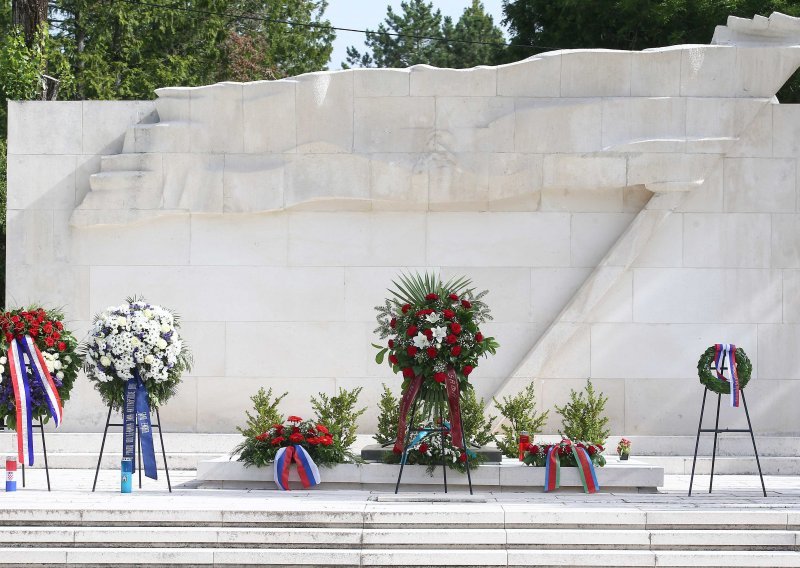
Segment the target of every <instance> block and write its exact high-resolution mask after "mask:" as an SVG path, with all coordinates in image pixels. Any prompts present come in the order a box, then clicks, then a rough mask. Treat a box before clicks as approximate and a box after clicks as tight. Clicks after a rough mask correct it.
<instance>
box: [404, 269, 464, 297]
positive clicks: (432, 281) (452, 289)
mask: <svg viewBox="0 0 800 568" xmlns="http://www.w3.org/2000/svg"><path fill="white" fill-rule="evenodd" d="M471 283H472V281H471V280H470V279H469V278H467V277H465V276H459V277H453V278H451V279H450V280H448V281H447V282H446V283H444V284H443V283H442V280H441V278H440V277H439V275H437V274H434V273H433V272H425V273H424V274H420V273H418V272H414V273H404V274H401V275H400V276H398V278H397V280H393V281H392V284H393V285H394V288H390V289H389V292H390V293H391V294H392V296H394V298H395V300H396V301H397V302H399V303H400V304H413V305H420V304H423V303H424V302H425V296H427V295H428V294H438V295H439V296H445V295H447V294H459V295H461V294H463V293H464V292H467V291H469V289H468V286H469V285H470V284H471Z"/></svg>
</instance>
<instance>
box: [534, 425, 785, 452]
mask: <svg viewBox="0 0 800 568" xmlns="http://www.w3.org/2000/svg"><path fill="white" fill-rule="evenodd" d="M740 426H741V427H746V426H747V424H744V425H741V424H736V425H732V426H730V427H731V428H734V427H736V428H738V427H740ZM706 427H711V426H709V425H706ZM539 438H540V437H539V436H537V439H539ZM541 438H542V439H548V438H552V437H551V436H541ZM626 438H628V439H629V440H630V441H631V442H632V444H633V454H634V455H636V456H691V455H694V446H695V442H696V437H695V435H691V436H626ZM618 441H619V436H612V437H611V438H609V440H608V441H607V442H606V448H607V453H608V452H610V453H614V452H615V449H616V447H617V442H618ZM713 442H714V436H713V435H711V434H703V435H702V436H701V437H700V448H699V451H698V454H699V455H702V456H710V455H711V449H712V445H713ZM756 447H757V448H758V455H759V456H763V457H785V456H800V437H797V436H793V437H789V436H758V435H757V436H756ZM717 456H724V457H728V456H738V457H752V456H753V442H752V440H751V439H750V435H749V434H743V435H742V434H720V435H719V437H718V440H717Z"/></svg>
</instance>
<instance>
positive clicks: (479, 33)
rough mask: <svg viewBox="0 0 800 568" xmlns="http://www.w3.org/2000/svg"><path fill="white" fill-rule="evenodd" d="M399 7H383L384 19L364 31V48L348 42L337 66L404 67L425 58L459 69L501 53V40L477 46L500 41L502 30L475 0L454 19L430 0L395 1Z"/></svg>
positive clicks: (490, 60) (483, 62)
mask: <svg viewBox="0 0 800 568" xmlns="http://www.w3.org/2000/svg"><path fill="white" fill-rule="evenodd" d="M400 9H401V11H400V13H397V12H395V11H394V10H393V9H392V7H391V6H387V8H386V18H385V20H384V22H381V23H380V24H379V25H378V29H377V30H376V31H369V32H368V33H367V39H366V41H365V42H364V43H365V45H366V47H367V50H366V51H364V53H361V52H359V51H358V50H357V49H356V48H355V47H354V46H350V47H348V48H347V62H346V63H344V64H343V67H350V66H355V67H408V66H410V65H417V64H419V63H425V64H428V65H434V66H437V67H455V68H464V67H472V66H475V65H492V64H494V63H496V62H497V61H498V60H499V58H500V57H501V56H502V53H503V47H502V45H500V46H497V45H482V44H485V43H492V44H496V43H500V44H502V42H503V32H502V31H501V30H500V29H499V28H498V27H496V26H495V25H494V21H493V19H492V17H491V16H490V15H489V14H487V13H486V11H485V10H484V7H483V3H481V2H480V1H479V0H473V2H472V4H471V5H470V6H468V7H467V8H466V9H465V10H464V13H463V14H462V15H461V17H460V18H459V20H458V22H456V23H455V24H453V21H452V19H451V18H449V17H443V16H442V13H441V11H440V10H436V9H434V6H433V3H432V2H425V1H424V0H409V1H407V2H401V3H400ZM393 34H395V35H393ZM398 34H399V35H398ZM456 40H458V41H456ZM468 42H470V43H468Z"/></svg>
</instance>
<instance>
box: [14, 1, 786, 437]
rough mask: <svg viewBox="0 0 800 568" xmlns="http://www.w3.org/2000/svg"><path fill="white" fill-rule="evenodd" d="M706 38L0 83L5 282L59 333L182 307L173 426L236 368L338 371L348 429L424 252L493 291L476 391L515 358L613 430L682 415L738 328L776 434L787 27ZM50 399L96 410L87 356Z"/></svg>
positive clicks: (224, 422) (280, 378) (221, 392)
mask: <svg viewBox="0 0 800 568" xmlns="http://www.w3.org/2000/svg"><path fill="white" fill-rule="evenodd" d="M765 22H766V23H765ZM715 38H716V44H715V45H709V46H676V47H672V48H665V49H659V50H652V51H645V52H614V51H603V50H591V51H562V52H554V53H548V54H544V55H542V56H537V57H534V58H531V59H529V60H526V61H523V62H519V63H515V64H511V65H506V66H501V67H479V68H474V69H469V70H461V71H456V70H447V69H434V68H430V67H427V66H416V67H412V68H410V69H402V70H397V69H381V70H375V69H359V70H352V71H344V72H332V73H312V74H309V75H303V76H300V77H296V78H293V79H289V80H283V81H274V82H258V83H247V84H238V83H222V84H219V85H213V86H208V87H200V88H168V89H161V90H159V91H158V99H157V100H156V101H154V102H149V101H148V102H96V101H84V102H56V103H52V102H50V103H40V102H31V103H12V104H11V105H10V118H9V197H8V240H7V247H8V260H7V263H8V264H7V274H8V276H7V278H8V284H7V303H8V305H22V304H26V303H29V302H44V303H45V304H47V305H53V306H63V307H65V309H66V312H67V314H68V316H69V319H71V320H72V321H73V325H74V326H75V327H76V328H77V329H78V330H81V331H84V330H85V329H86V328H87V327H88V322H89V321H90V319H91V316H92V314H94V313H96V312H98V311H100V310H102V309H103V308H105V307H106V306H108V305H111V304H114V303H118V302H120V301H121V300H122V299H123V298H125V297H126V296H128V295H131V294H143V295H145V296H146V297H147V298H148V299H149V300H150V301H152V302H155V303H161V304H164V305H166V306H169V307H171V308H173V309H175V310H176V311H178V312H179V313H181V314H182V315H183V316H184V321H185V335H186V337H187V339H188V341H189V343H190V345H191V346H192V348H193V350H194V353H195V358H196V368H195V370H194V371H193V373H192V375H191V376H189V377H187V378H186V380H185V381H184V384H183V386H182V387H181V391H180V394H179V396H178V397H177V398H176V399H175V400H174V401H173V402H171V403H170V404H169V405H168V407H166V408H165V409H164V412H163V413H162V416H163V417H164V419H165V422H166V423H168V426H169V427H170V428H171V429H173V430H181V431H203V432H215V431H231V430H232V429H233V428H234V426H235V425H237V424H240V423H241V422H242V418H243V413H244V410H245V409H246V408H247V407H248V406H249V401H248V397H249V396H250V395H252V394H253V393H254V392H255V391H256V390H257V389H258V387H260V386H265V387H270V386H271V387H273V389H275V390H277V391H278V392H283V391H289V392H290V394H289V396H288V397H287V398H286V399H285V402H284V409H285V410H286V411H287V412H291V413H297V414H301V415H302V414H303V413H309V412H310V406H309V402H308V399H309V397H310V396H311V395H313V394H315V393H317V392H319V391H325V392H333V391H334V389H335V388H336V387H345V388H353V387H356V386H362V387H363V388H364V393H363V397H362V400H363V402H364V403H365V404H367V405H368V406H369V407H370V411H369V413H368V415H367V417H366V418H365V419H364V420H363V423H362V430H364V431H365V432H367V431H370V430H371V429H372V428H373V427H374V424H375V420H376V405H375V402H376V400H377V396H378V393H379V392H380V388H381V383H382V382H385V383H387V384H389V385H390V386H392V387H394V390H395V391H396V390H397V387H398V386H399V379H398V378H396V377H394V375H392V374H391V372H390V371H389V369H388V367H386V366H382V367H378V366H377V365H376V364H375V363H374V360H373V356H374V350H373V349H372V348H371V347H370V343H371V342H372V341H374V340H375V339H374V337H373V335H372V330H373V328H374V327H375V322H374V312H373V309H372V308H373V306H375V305H376V304H378V303H380V302H381V301H382V298H383V297H384V295H385V289H386V288H387V286H389V285H390V281H391V279H392V278H393V277H394V276H395V275H396V274H397V273H398V272H399V271H400V270H402V269H404V268H412V269H413V268H420V269H423V268H431V269H436V270H439V271H441V273H442V274H443V275H444V276H445V277H447V276H450V275H458V274H466V275H468V276H470V277H471V278H472V279H473V281H474V282H475V284H476V285H477V286H478V287H480V288H488V289H489V290H490V295H489V296H488V297H487V300H488V302H489V303H490V305H491V306H492V308H493V311H494V315H495V321H494V322H492V323H491V324H490V325H487V326H486V327H487V331H488V332H489V333H491V334H492V335H494V336H495V337H496V338H497V339H498V341H499V342H500V344H501V349H500V351H499V352H498V355H497V356H496V357H494V358H492V359H490V360H487V361H485V362H484V363H483V364H481V366H480V367H479V369H478V370H477V371H476V372H475V374H474V375H473V377H474V383H475V385H476V388H477V389H478V392H479V393H480V394H481V395H483V396H485V397H487V398H488V397H491V396H492V395H494V394H498V393H499V394H509V393H513V392H515V391H516V390H518V389H519V388H521V387H522V386H523V385H524V384H525V383H526V382H528V381H530V380H531V379H535V380H536V384H537V385H538V389H539V394H540V396H539V405H540V407H542V408H552V406H553V404H555V403H562V402H563V401H564V400H565V399H566V398H567V395H568V392H569V389H570V388H580V387H582V385H583V384H584V382H585V380H586V378H589V377H591V378H592V379H593V381H594V382H595V384H596V385H597V386H598V387H599V388H600V389H601V390H603V391H604V392H605V393H606V394H607V395H608V396H609V398H610V400H609V405H608V410H609V412H610V414H611V416H612V428H613V431H614V433H618V434H630V435H666V434H671V435H676V434H690V433H692V432H693V431H694V429H695V428H696V420H697V412H698V410H699V403H700V396H701V393H702V389H701V388H700V386H699V383H698V381H697V378H696V369H695V365H696V361H697V357H698V356H699V354H700V353H701V352H702V351H703V350H704V349H705V348H706V347H707V346H708V345H709V344H711V343H714V342H718V341H725V342H734V343H736V344H737V345H740V346H742V347H744V348H745V349H746V350H747V352H748V354H749V355H750V357H751V359H752V360H753V362H754V369H755V379H754V380H753V382H752V384H751V385H750V386H749V387H748V389H747V394H748V397H749V401H750V411H751V415H752V417H753V421H754V425H755V427H756V428H757V430H758V431H759V432H760V433H765V434H766V433H775V434H796V433H798V432H800V417H798V416H797V413H796V408H798V407H799V406H800V372H798V368H800V367H798V365H797V364H795V359H794V355H795V352H796V351H797V344H798V341H800V228H798V227H800V223H798V221H800V209H798V199H797V195H798V189H797V188H798V173H797V172H798V157H799V156H800V107H798V106H792V105H780V104H777V103H776V102H775V100H774V99H773V95H774V94H775V92H776V91H777V90H778V89H779V88H780V86H781V85H782V84H783V83H784V82H785V81H786V80H787V79H788V78H789V76H791V74H792V73H793V72H794V71H795V69H796V68H797V67H798V65H800V51H798V49H799V48H797V47H794V46H795V45H796V44H800V24H798V22H797V21H796V20H794V19H792V18H787V17H785V16H781V15H773V16H772V17H771V18H770V19H758V18H757V19H755V20H753V21H749V20H744V21H742V20H738V19H731V20H730V21H729V26H728V27H727V28H719V29H718V31H717V34H716V35H715ZM66 413H67V420H65V428H67V429H69V430H96V429H97V428H98V427H101V425H102V421H103V419H104V417H105V409H104V408H102V407H101V405H100V401H99V397H97V395H96V394H95V393H94V392H93V390H92V388H91V386H90V385H89V383H88V381H86V380H85V379H83V378H82V379H81V380H80V381H79V383H78V385H77V386H76V390H75V393H74V395H73V397H72V399H71V400H70V401H69V403H68V405H67V407H66ZM551 414H552V413H551ZM724 419H725V420H727V421H728V423H729V424H731V425H736V424H738V423H739V422H741V421H743V420H744V413H743V411H741V410H736V411H730V410H725V416H724ZM557 424H558V423H557V420H556V417H555V415H554V414H553V416H551V422H550V425H549V430H551V431H555V430H556V429H557Z"/></svg>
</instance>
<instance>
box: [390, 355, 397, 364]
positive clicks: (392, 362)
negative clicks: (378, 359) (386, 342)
mask: <svg viewBox="0 0 800 568" xmlns="http://www.w3.org/2000/svg"><path fill="white" fill-rule="evenodd" d="M389 363H391V364H392V365H397V363H398V361H397V355H395V354H394V353H392V354H391V355H389Z"/></svg>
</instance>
